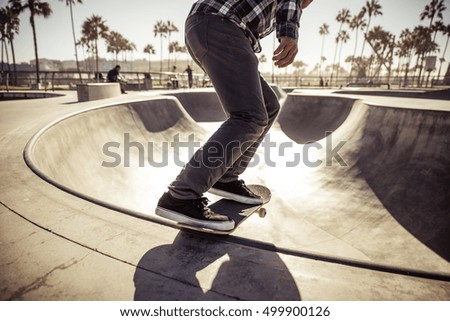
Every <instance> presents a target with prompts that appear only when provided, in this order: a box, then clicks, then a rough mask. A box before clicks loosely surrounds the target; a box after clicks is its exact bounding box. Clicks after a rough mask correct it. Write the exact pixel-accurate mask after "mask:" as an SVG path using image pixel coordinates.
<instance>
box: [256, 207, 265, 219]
mask: <svg viewBox="0 0 450 321" xmlns="http://www.w3.org/2000/svg"><path fill="white" fill-rule="evenodd" d="M258 214H259V217H261V218H264V217H266V215H267V211H266V209H265V208H260V209H259V211H258Z"/></svg>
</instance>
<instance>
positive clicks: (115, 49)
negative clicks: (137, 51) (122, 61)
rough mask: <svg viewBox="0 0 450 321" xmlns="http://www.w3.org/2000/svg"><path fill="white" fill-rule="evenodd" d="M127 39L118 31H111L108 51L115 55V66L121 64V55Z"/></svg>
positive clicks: (107, 42)
mask: <svg viewBox="0 0 450 321" xmlns="http://www.w3.org/2000/svg"><path fill="white" fill-rule="evenodd" d="M125 40H126V39H125V38H124V37H123V36H122V35H121V34H120V33H118V32H117V31H111V32H110V33H109V34H108V36H107V37H106V51H107V52H110V53H112V54H114V60H115V64H116V65H117V64H118V63H119V61H118V56H119V53H120V52H122V51H124V50H125V48H124V47H125Z"/></svg>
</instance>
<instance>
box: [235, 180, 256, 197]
mask: <svg viewBox="0 0 450 321" xmlns="http://www.w3.org/2000/svg"><path fill="white" fill-rule="evenodd" d="M238 182H239V185H240V186H241V187H242V188H243V189H245V190H246V191H247V192H248V193H249V194H251V195H252V194H253V192H252V191H251V190H250V189H249V188H248V187H247V185H245V182H244V180H243V179H240V180H238Z"/></svg>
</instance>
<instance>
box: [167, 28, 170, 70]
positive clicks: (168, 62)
mask: <svg viewBox="0 0 450 321" xmlns="http://www.w3.org/2000/svg"><path fill="white" fill-rule="evenodd" d="M168 42H169V46H170V31H169V37H168ZM167 71H170V50H169V56H168V59H167Z"/></svg>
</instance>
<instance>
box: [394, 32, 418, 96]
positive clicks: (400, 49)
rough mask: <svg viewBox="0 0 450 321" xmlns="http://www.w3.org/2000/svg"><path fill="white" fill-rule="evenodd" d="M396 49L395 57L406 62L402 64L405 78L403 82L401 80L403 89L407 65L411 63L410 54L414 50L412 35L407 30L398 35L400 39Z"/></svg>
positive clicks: (406, 76) (405, 81)
mask: <svg viewBox="0 0 450 321" xmlns="http://www.w3.org/2000/svg"><path fill="white" fill-rule="evenodd" d="M396 47H397V52H396V54H397V56H398V57H399V58H400V59H402V58H404V59H405V60H406V62H405V63H404V68H405V76H404V80H403V87H406V84H407V79H408V71H409V65H410V63H411V58H412V53H413V50H414V39H413V34H412V32H411V31H410V30H409V29H404V30H403V31H402V32H401V33H400V39H399V41H398V42H397V44H396ZM400 59H399V65H400ZM398 73H399V72H398Z"/></svg>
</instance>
